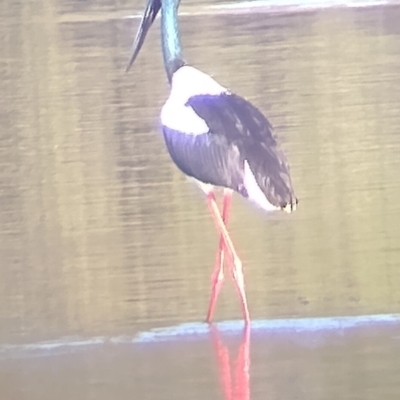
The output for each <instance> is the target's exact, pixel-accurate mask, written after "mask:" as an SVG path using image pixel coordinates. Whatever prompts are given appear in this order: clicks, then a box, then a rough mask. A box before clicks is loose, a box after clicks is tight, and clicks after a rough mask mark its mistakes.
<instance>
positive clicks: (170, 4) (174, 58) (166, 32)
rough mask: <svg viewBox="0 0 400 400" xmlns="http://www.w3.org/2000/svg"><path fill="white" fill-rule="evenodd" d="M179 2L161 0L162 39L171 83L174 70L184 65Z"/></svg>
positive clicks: (165, 63) (165, 64) (165, 62)
mask: <svg viewBox="0 0 400 400" xmlns="http://www.w3.org/2000/svg"><path fill="white" fill-rule="evenodd" d="M179 3H180V0H161V41H162V50H163V57H164V67H165V71H166V73H167V76H168V81H169V82H170V83H171V80H172V75H173V74H174V72H175V71H176V70H177V69H178V68H180V67H181V66H182V65H184V60H183V56H182V46H181V41H180V37H179V26H178V7H179Z"/></svg>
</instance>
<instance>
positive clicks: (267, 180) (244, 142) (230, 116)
mask: <svg viewBox="0 0 400 400" xmlns="http://www.w3.org/2000/svg"><path fill="white" fill-rule="evenodd" d="M187 105H188V106H190V107H192V108H193V109H194V111H195V112H196V113H197V114H198V115H199V116H200V117H201V118H203V119H204V120H205V121H206V123H207V125H208V127H209V128H210V134H212V135H214V136H215V137H216V139H217V138H219V140H225V141H226V142H227V145H228V146H229V147H230V148H232V147H233V148H237V149H238V150H239V153H240V157H239V158H238V159H237V160H235V162H239V163H240V165H237V168H239V169H241V170H242V171H243V166H244V161H245V160H246V161H247V162H248V164H249V166H250V169H251V170H252V172H253V174H254V176H255V178H256V181H257V184H258V185H259V187H260V188H261V190H262V191H263V193H264V194H265V196H266V197H267V199H268V201H269V202H270V203H271V204H273V205H275V206H279V207H282V208H284V207H286V206H287V205H290V209H292V208H294V207H295V205H296V204H297V199H296V197H295V195H294V191H293V187H292V182H291V178H290V168H289V164H288V162H287V160H286V157H285V155H284V154H283V152H282V150H281V149H280V147H279V146H278V143H277V141H276V138H275V136H274V134H273V128H272V125H271V124H270V123H269V121H268V120H267V119H266V117H265V116H264V115H263V114H262V113H261V112H260V111H259V110H258V109H257V108H256V107H254V106H253V105H252V104H251V103H249V102H248V101H247V100H245V99H243V98H242V97H240V96H237V95H235V94H229V93H226V94H221V95H219V96H211V95H201V96H194V97H191V98H190V99H189V100H188V102H187ZM222 138H223V139H222ZM234 190H238V189H237V188H234ZM239 191H240V190H239Z"/></svg>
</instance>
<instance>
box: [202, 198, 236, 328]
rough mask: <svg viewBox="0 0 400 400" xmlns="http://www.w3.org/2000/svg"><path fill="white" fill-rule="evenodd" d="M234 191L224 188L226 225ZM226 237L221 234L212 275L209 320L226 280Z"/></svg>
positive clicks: (224, 219)
mask: <svg viewBox="0 0 400 400" xmlns="http://www.w3.org/2000/svg"><path fill="white" fill-rule="evenodd" d="M231 200H232V192H231V191H230V190H229V191H228V190H224V199H223V205H222V221H223V222H224V224H225V226H226V224H227V223H228V218H229V210H230V206H231ZM224 258H225V251H224V237H223V236H222V235H220V238H219V247H218V252H217V257H216V260H215V267H214V272H213V274H212V276H211V282H212V288H211V298H210V304H209V307H208V313H207V320H206V321H207V322H211V319H212V317H213V314H214V309H215V305H216V303H217V299H218V295H219V292H220V290H221V287H222V283H223V281H224Z"/></svg>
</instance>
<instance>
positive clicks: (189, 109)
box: [126, 0, 298, 325]
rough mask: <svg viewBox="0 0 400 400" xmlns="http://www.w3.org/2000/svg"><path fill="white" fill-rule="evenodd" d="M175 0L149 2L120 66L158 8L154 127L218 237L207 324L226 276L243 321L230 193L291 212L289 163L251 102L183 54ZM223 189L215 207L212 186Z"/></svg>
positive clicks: (241, 280) (240, 274)
mask: <svg viewBox="0 0 400 400" xmlns="http://www.w3.org/2000/svg"><path fill="white" fill-rule="evenodd" d="M179 5H180V0H148V2H147V5H146V8H145V10H144V13H143V16H142V19H141V22H140V24H139V28H138V31H137V34H136V37H135V40H134V42H133V45H132V50H131V51H132V52H131V58H130V60H129V62H128V65H127V68H126V71H129V69H130V68H131V66H132V65H133V63H134V62H135V60H136V58H137V56H138V54H139V52H140V49H141V48H142V45H143V43H144V41H145V38H146V34H147V32H148V31H149V29H150V27H151V25H152V23H153V22H154V20H155V18H156V17H157V14H158V13H159V12H160V13H161V48H162V54H163V62H164V68H165V72H166V75H167V78H168V82H169V85H170V94H169V97H168V98H167V100H166V102H165V104H164V105H163V107H162V109H161V116H160V121H161V124H160V125H161V129H162V133H163V136H164V140H165V144H166V148H167V150H168V152H169V154H170V156H171V159H172V161H173V162H174V163H175V164H176V166H177V167H178V169H180V170H181V171H182V172H183V173H184V174H186V175H187V176H188V177H189V178H191V179H192V180H194V181H195V182H196V183H197V185H198V186H199V187H200V188H201V190H202V191H203V192H204V194H205V197H206V201H207V205H208V208H209V210H210V213H211V215H212V217H213V220H214V223H215V227H216V229H217V232H218V235H219V247H218V251H217V256H216V259H215V265H214V270H213V273H212V276H211V296H210V302H209V306H208V311H207V316H206V322H208V323H211V322H212V319H213V315H214V309H215V306H216V302H217V299H218V295H219V293H220V289H221V286H222V283H223V282H224V279H225V271H224V266H225V268H226V269H227V270H228V272H229V274H230V275H231V277H232V278H233V282H234V285H235V287H236V291H237V293H238V296H239V300H240V304H241V309H242V315H243V320H244V322H245V324H246V325H247V324H249V323H250V314H249V310H248V303H247V298H246V292H245V283H244V275H243V265H242V261H241V259H240V258H239V256H238V254H237V252H236V250H235V247H234V245H233V243H232V240H231V238H230V235H229V233H228V230H227V223H228V218H229V215H230V209H231V199H232V194H233V193H234V192H236V193H238V194H239V195H241V196H243V197H244V198H245V199H247V200H249V201H250V202H252V203H253V204H255V205H256V206H257V207H259V208H261V209H263V210H265V211H267V212H271V211H278V210H283V211H285V212H287V213H291V212H292V211H295V210H296V207H297V204H298V199H297V197H296V195H295V193H294V189H293V185H292V179H291V176H290V167H289V164H288V161H287V159H286V156H285V154H284V153H283V151H282V150H281V148H280V146H279V144H278V141H277V138H276V135H275V132H274V129H273V127H272V125H271V123H270V122H269V121H268V119H267V118H266V117H265V116H264V114H263V113H262V112H261V111H260V110H259V109H258V108H257V107H256V106H254V105H253V104H251V103H250V102H249V101H247V100H246V99H245V98H244V97H241V96H239V95H237V94H235V93H234V92H232V91H230V90H229V89H228V88H226V87H224V86H222V85H220V84H219V83H218V82H217V81H216V80H214V78H212V77H211V76H210V75H207V74H206V73H204V72H202V71H200V70H199V69H197V68H195V67H194V66H192V65H190V64H189V63H187V61H186V60H185V59H184V57H183V54H182V45H181V40H180V31H179V25H178V9H179ZM217 189H218V190H219V189H222V192H223V200H222V209H221V210H220V209H219V207H218V204H217V199H216V195H215V193H216V190H217Z"/></svg>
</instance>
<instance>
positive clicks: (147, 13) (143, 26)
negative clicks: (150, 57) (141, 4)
mask: <svg viewBox="0 0 400 400" xmlns="http://www.w3.org/2000/svg"><path fill="white" fill-rule="evenodd" d="M160 8H161V0H149V1H148V3H147V6H146V9H145V10H144V14H143V17H142V20H141V21H140V26H139V29H138V31H137V34H136V38H135V41H134V42H133V46H132V55H131V58H130V60H129V63H128V66H127V67H126V72H128V71H129V69H130V68H131V67H132V64H133V63H134V62H135V60H136V57H137V56H138V54H139V52H140V49H141V48H142V45H143V43H144V39H146V35H147V32H148V30H149V29H150V27H151V24H152V23H153V22H154V20H155V19H156V17H157V14H158V12H159V11H160Z"/></svg>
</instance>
